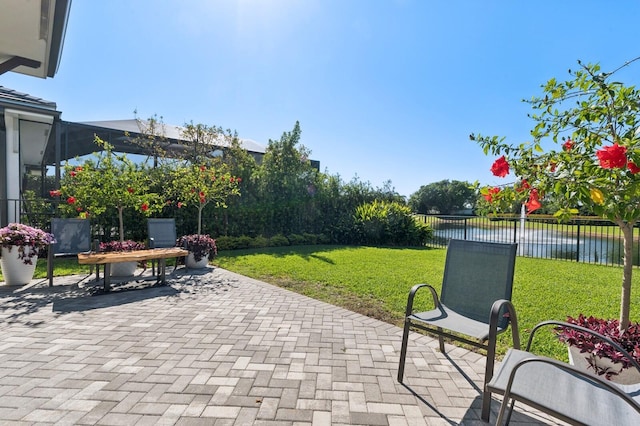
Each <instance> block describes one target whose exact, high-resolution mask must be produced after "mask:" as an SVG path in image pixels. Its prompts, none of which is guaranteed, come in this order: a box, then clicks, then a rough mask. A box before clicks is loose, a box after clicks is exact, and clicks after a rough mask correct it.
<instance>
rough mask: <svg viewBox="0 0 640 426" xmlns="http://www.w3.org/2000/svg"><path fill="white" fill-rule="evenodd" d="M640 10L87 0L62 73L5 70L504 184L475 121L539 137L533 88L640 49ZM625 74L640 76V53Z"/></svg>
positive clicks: (90, 103)
mask: <svg viewBox="0 0 640 426" xmlns="http://www.w3.org/2000/svg"><path fill="white" fill-rule="evenodd" d="M639 18H640V2H638V1H635V0H618V1H615V2H603V1H594V0H565V1H557V0H536V1H531V0H530V1H508V0H503V1H498V0H484V1H481V0H447V1H444V0H443V1H435V0H135V1H131V0H109V1H94V0H73V2H72V5H71V11H70V16H69V22H68V27H67V32H66V37H65V41H64V47H63V53H62V58H61V62H60V66H59V68H58V72H57V74H56V75H55V77H54V78H48V79H40V78H36V77H30V76H24V75H20V74H17V73H13V72H9V73H5V74H3V75H0V85H1V86H5V87H8V88H10V89H13V90H17V91H20V92H24V93H28V94H30V95H33V96H37V97H40V98H43V99H45V100H48V101H53V102H55V103H56V104H57V109H58V111H61V112H62V116H61V118H62V119H63V120H66V121H73V122H83V121H101V120H120V119H132V118H134V117H135V116H136V115H137V117H139V118H149V117H152V116H158V117H162V119H163V121H164V122H165V123H167V124H172V125H183V124H185V123H190V122H193V123H195V124H198V123H200V124H206V125H209V126H220V127H222V128H225V129H227V128H228V129H231V130H235V131H237V132H238V135H239V136H240V137H241V138H246V139H252V140H255V141H256V142H258V143H260V144H262V145H265V146H266V145H267V144H268V142H269V140H279V139H280V137H281V136H282V134H283V132H287V131H290V130H292V129H293V127H294V125H295V123H296V121H299V122H300V127H301V130H302V133H301V140H300V144H301V145H304V146H305V147H306V148H308V149H309V150H310V151H311V158H312V159H314V160H318V161H320V165H321V166H320V168H321V171H322V172H326V173H328V174H331V175H339V176H340V177H341V178H342V180H343V181H344V182H349V181H351V180H352V179H354V178H357V179H358V180H360V181H362V182H369V183H370V184H371V186H372V187H374V188H381V187H382V186H383V185H384V184H385V183H386V182H387V181H390V182H391V185H392V187H393V188H394V189H395V191H396V192H398V193H399V194H401V195H405V196H407V197H408V196H410V195H411V194H413V193H414V192H416V191H417V190H418V189H419V188H420V187H421V186H422V185H427V184H430V183H434V182H438V181H441V180H444V179H449V180H460V181H468V182H474V181H476V180H477V181H479V182H481V183H483V184H488V185H493V184H504V183H505V182H504V181H503V180H500V179H499V178H496V177H494V176H492V174H491V172H490V171H489V168H490V166H491V163H492V162H493V161H494V158H491V157H488V156H485V155H484V154H483V152H482V150H481V148H480V147H479V146H478V145H477V144H476V143H475V142H472V141H470V140H469V134H471V133H476V134H477V133H480V134H483V135H500V136H505V137H506V138H507V139H506V140H507V142H511V143H521V142H526V141H528V140H529V131H530V130H531V129H532V128H533V125H534V124H533V121H532V120H531V119H530V118H528V117H527V113H529V112H530V111H531V109H530V107H529V106H528V105H527V104H526V103H525V102H522V100H523V99H530V98H531V97H533V96H537V95H540V94H541V93H542V92H541V85H543V84H544V83H545V82H546V81H547V80H549V79H550V78H554V77H555V78H557V79H559V80H565V79H568V78H569V75H568V73H567V70H568V69H571V68H573V69H575V68H576V67H577V61H578V60H581V61H582V62H584V63H599V64H600V65H601V66H602V69H603V70H604V71H607V70H613V69H615V68H617V67H618V66H620V65H622V64H624V63H625V62H626V61H628V60H631V59H633V58H635V57H637V56H640V42H639V39H638V32H637V28H638V20H639ZM618 77H619V80H621V81H623V82H625V83H626V84H629V85H636V84H638V80H640V63H636V64H634V65H631V66H630V67H628V68H625V69H623V70H622V71H621V72H620V73H619V75H618ZM134 112H135V113H134Z"/></svg>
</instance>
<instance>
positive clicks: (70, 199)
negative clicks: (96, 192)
mask: <svg viewBox="0 0 640 426" xmlns="http://www.w3.org/2000/svg"><path fill="white" fill-rule="evenodd" d="M75 202H76V197H69V198H67V203H69V204H74V203H75Z"/></svg>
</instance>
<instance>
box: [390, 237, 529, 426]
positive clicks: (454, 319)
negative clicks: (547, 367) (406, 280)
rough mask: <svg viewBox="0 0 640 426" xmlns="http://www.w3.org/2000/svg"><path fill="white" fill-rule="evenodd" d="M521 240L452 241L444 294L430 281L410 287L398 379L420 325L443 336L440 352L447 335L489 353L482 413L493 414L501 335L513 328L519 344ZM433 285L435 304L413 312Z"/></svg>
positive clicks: (484, 418) (483, 416) (516, 344)
mask: <svg viewBox="0 0 640 426" xmlns="http://www.w3.org/2000/svg"><path fill="white" fill-rule="evenodd" d="M516 249H517V244H502V243H489V242H481V241H468V240H455V239H452V240H450V241H449V246H448V248H447V254H446V261H445V269H444V277H443V281H442V291H441V294H440V298H438V293H437V291H436V289H435V288H434V287H432V286H430V285H428V284H417V285H415V286H413V288H412V289H411V291H410V292H409V298H408V301H407V307H406V316H405V321H404V330H403V334H402V346H401V350H400V363H399V366H398V382H400V383H402V382H403V379H404V368H405V361H406V356H407V344H408V339H409V330H410V329H412V328H416V329H419V330H423V331H427V332H429V333H434V334H436V335H438V339H439V344H440V351H441V352H443V353H444V352H445V347H444V338H445V337H447V338H449V339H453V340H457V341H461V342H464V343H467V344H469V345H473V346H475V347H479V348H482V349H485V350H486V352H487V359H486V366H485V377H484V386H483V396H482V418H483V420H485V421H486V420H488V419H489V410H490V407H491V394H490V393H489V392H486V391H485V390H484V389H485V388H486V383H488V382H489V381H490V380H491V377H492V376H493V368H494V362H495V353H496V338H497V335H498V334H499V333H502V332H504V331H506V330H507V328H508V326H509V324H511V327H512V335H513V346H514V348H519V347H520V338H519V335H518V325H517V318H516V312H515V309H514V307H513V304H512V303H511V292H512V288H513V274H514V268H515V259H516ZM423 288H428V289H429V290H430V291H431V295H432V298H433V309H431V310H428V311H425V312H414V308H413V304H414V298H415V297H416V294H417V293H418V290H420V289H423Z"/></svg>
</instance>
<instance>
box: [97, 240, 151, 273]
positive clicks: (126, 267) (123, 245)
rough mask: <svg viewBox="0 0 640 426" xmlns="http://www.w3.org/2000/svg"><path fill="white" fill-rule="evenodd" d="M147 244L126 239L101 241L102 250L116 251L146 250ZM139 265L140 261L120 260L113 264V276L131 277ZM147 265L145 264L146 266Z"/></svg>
mask: <svg viewBox="0 0 640 426" xmlns="http://www.w3.org/2000/svg"><path fill="white" fill-rule="evenodd" d="M144 249H146V247H145V245H144V244H142V243H139V242H136V241H132V240H125V241H108V242H106V243H100V251H101V252H105V253H106V252H115V251H134V250H144ZM137 266H138V262H120V263H114V264H112V265H111V276H112V277H130V276H132V275H133V274H134V273H135V271H136V267H137ZM144 266H145V265H143V267H144Z"/></svg>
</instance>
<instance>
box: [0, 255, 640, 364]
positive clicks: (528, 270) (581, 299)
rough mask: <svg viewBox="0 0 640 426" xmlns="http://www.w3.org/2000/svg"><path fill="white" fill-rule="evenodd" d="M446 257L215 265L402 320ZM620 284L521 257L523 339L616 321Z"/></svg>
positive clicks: (60, 263)
mask: <svg viewBox="0 0 640 426" xmlns="http://www.w3.org/2000/svg"><path fill="white" fill-rule="evenodd" d="M444 260H445V250H444V249H429V248H422V249H416V248H374V247H345V246H299V247H277V248H267V249H253V250H237V251H222V252H221V253H220V255H219V256H218V257H217V258H216V259H215V261H214V264H216V265H218V266H220V267H222V268H225V269H228V270H231V271H234V272H237V273H239V274H242V275H246V276H249V277H253V278H257V279H260V280H263V281H266V282H269V283H272V284H274V285H278V286H281V287H284V288H287V289H289V290H292V291H295V292H298V293H301V294H305V295H307V296H309V297H312V298H315V299H319V300H323V301H326V302H328V303H331V304H334V305H337V306H342V307H344V308H346V309H349V310H352V311H355V312H359V313H362V314H364V315H367V316H371V317H374V318H377V319H380V320H382V321H386V322H388V323H391V324H396V325H401V324H402V318H403V316H404V309H405V305H406V302H407V295H408V293H409V289H410V288H411V287H412V286H413V285H414V284H417V283H423V282H424V283H429V284H431V285H433V286H434V287H436V288H438V289H439V287H440V283H441V281H442V274H443V271H444ZM634 272H635V274H634V278H633V287H632V303H631V313H632V320H634V319H635V320H638V319H639V318H638V314H640V312H639V311H638V310H639V308H640V294H639V293H638V292H639V291H640V272H639V271H634ZM77 273H87V274H88V273H89V268H88V267H87V266H85V265H78V263H77V261H75V260H74V259H58V260H56V264H55V275H57V276H60V275H69V274H77ZM35 276H36V278H44V277H46V259H40V261H39V262H38V266H37V269H36V275H35ZM1 280H2V275H1V274H0V281H1ZM621 283H622V269H621V268H619V267H611V266H602V265H592V264H584V263H577V262H568V261H561V260H547V259H535V258H524V257H518V258H517V260H516V271H515V279H514V289H513V303H514V305H515V307H516V311H517V314H518V322H519V325H520V331H521V338H522V341H523V343H524V342H526V339H527V338H528V334H529V330H530V329H531V327H533V326H534V325H535V324H537V323H538V322H540V321H543V320H547V319H557V320H564V319H565V318H566V316H567V315H571V316H577V315H578V314H579V313H584V314H586V315H593V316H597V317H603V318H617V317H618V314H619V303H620V291H621ZM419 294H420V293H419ZM422 294H423V297H422V298H417V299H416V307H417V309H424V310H426V309H429V307H430V306H431V305H430V303H431V301H430V300H429V299H428V297H429V296H428V292H426V291H424V292H422ZM634 314H635V315H636V316H635V317H634ZM537 341H538V342H539V344H537V345H536V347H535V349H536V350H537V351H539V352H540V353H543V354H546V355H549V356H553V357H555V358H559V359H566V349H565V347H564V346H562V345H560V344H559V343H557V342H556V341H555V339H554V338H553V336H552V335H551V333H548V334H546V333H545V334H540V339H537ZM510 342H511V336H510V332H507V333H505V334H503V335H501V336H500V339H499V342H498V352H499V353H501V354H503V353H504V352H506V349H507V348H508V347H509V345H510Z"/></svg>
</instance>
